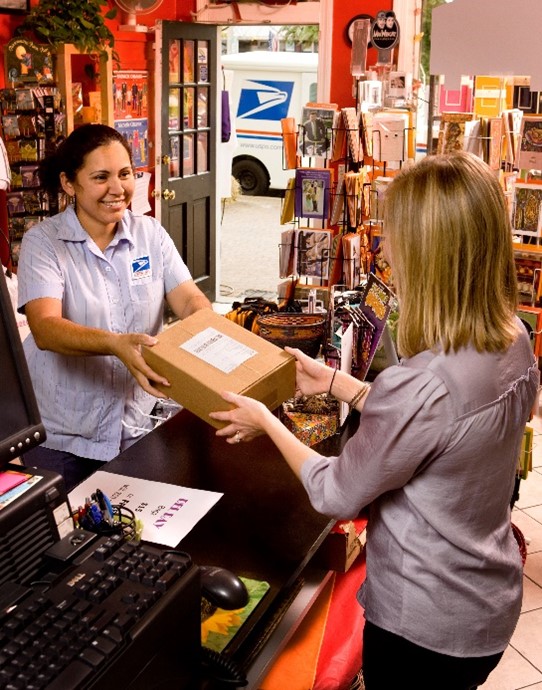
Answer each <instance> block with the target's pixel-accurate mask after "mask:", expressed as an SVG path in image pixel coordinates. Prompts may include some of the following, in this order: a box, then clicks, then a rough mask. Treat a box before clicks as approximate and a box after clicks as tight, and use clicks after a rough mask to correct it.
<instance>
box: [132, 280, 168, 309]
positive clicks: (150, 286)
mask: <svg viewBox="0 0 542 690" xmlns="http://www.w3.org/2000/svg"><path fill="white" fill-rule="evenodd" d="M130 296H131V298H132V302H137V303H138V304H152V303H156V302H158V303H160V302H161V301H162V300H163V299H164V282H163V281H162V280H142V281H141V282H136V281H134V282H133V283H132V284H131V285H130Z"/></svg>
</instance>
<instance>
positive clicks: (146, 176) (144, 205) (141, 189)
mask: <svg viewBox="0 0 542 690" xmlns="http://www.w3.org/2000/svg"><path fill="white" fill-rule="evenodd" d="M150 182H151V174H150V173H148V172H137V173H136V176H135V189H134V196H133V197H132V206H131V208H132V213H136V214H138V215H142V214H143V213H148V212H149V211H150V210H151V205H150V203H149V185H150Z"/></svg>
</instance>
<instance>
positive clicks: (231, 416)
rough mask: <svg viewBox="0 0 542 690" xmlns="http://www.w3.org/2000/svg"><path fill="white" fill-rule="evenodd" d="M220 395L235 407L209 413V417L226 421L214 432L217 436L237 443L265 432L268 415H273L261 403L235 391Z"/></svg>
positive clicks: (249, 439)
mask: <svg viewBox="0 0 542 690" xmlns="http://www.w3.org/2000/svg"><path fill="white" fill-rule="evenodd" d="M222 397H223V398H224V400H226V401H227V402H229V403H232V404H233V405H236V407H235V408H234V409H233V410H226V411H220V412H211V413H210V414H209V417H211V419H217V420H218V421H221V422H228V424H226V426H224V427H223V428H222V429H219V430H218V431H217V432H216V435H217V436H225V437H226V441H227V442H228V443H239V442H240V441H251V440H252V439H253V438H256V436H260V435H261V434H265V433H267V427H266V422H269V417H272V416H273V415H272V414H271V412H270V411H269V410H268V409H267V407H266V406H265V405H264V404H263V403H261V402H259V401H258V400H254V398H247V397H246V396H244V395H238V394H237V393H230V392H226V393H222Z"/></svg>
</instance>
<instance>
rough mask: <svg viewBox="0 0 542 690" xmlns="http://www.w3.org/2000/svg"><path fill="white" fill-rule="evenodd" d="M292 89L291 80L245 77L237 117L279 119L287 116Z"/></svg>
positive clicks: (292, 83)
mask: <svg viewBox="0 0 542 690" xmlns="http://www.w3.org/2000/svg"><path fill="white" fill-rule="evenodd" d="M293 89H294V82H293V81H260V80H258V81H256V80H252V79H247V80H246V81H245V82H243V86H242V88H241V95H240V96H239V105H238V107H237V117H238V118H246V119H252V120H276V121H279V120H281V119H282V118H284V117H287V116H288V109H289V107H290V101H291V99H292V91H293Z"/></svg>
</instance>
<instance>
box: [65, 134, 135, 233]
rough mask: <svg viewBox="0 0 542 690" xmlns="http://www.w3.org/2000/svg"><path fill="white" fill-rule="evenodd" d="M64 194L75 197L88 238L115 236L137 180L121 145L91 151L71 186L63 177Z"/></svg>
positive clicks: (111, 145)
mask: <svg viewBox="0 0 542 690" xmlns="http://www.w3.org/2000/svg"><path fill="white" fill-rule="evenodd" d="M60 179H61V183H62V187H63V189H64V191H65V192H66V193H67V194H69V195H70V196H74V195H75V199H76V213H77V217H78V218H79V222H80V223H81V225H82V226H83V228H84V229H85V230H86V231H87V232H88V234H89V235H90V236H91V237H93V238H96V237H102V236H104V235H106V234H114V232H115V229H116V225H117V223H118V222H119V221H120V220H121V219H122V217H123V215H124V212H125V211H126V209H127V207H128V204H129V203H130V201H131V199H132V196H133V194H134V187H135V178H134V173H133V169H132V165H131V163H130V157H129V155H128V152H127V151H126V149H125V147H124V146H123V145H122V144H121V143H120V142H118V141H111V142H110V143H109V144H107V145H105V146H98V148H96V149H94V151H91V152H90V153H89V154H88V155H87V156H86V158H85V162H84V164H83V166H82V167H81V168H79V170H78V171H77V174H76V176H75V180H74V181H73V182H70V181H69V180H68V179H67V177H66V175H65V174H64V173H61V176H60Z"/></svg>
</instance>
